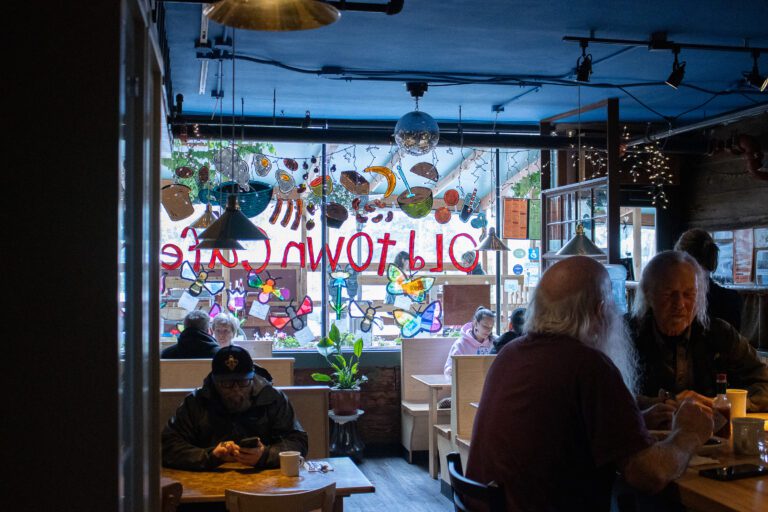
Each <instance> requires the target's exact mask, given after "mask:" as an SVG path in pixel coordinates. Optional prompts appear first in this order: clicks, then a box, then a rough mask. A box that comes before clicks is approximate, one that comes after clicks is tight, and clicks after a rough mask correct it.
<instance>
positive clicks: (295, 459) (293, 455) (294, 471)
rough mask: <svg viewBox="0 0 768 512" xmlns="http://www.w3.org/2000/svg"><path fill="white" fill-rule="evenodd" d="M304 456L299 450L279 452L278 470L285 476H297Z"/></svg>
mask: <svg viewBox="0 0 768 512" xmlns="http://www.w3.org/2000/svg"><path fill="white" fill-rule="evenodd" d="M302 464H304V457H302V456H301V453H299V452H280V472H281V473H282V474H284V475H285V476H299V468H300V467H301V465H302Z"/></svg>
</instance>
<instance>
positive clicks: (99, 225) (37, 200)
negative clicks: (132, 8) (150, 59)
mask: <svg viewBox="0 0 768 512" xmlns="http://www.w3.org/2000/svg"><path fill="white" fill-rule="evenodd" d="M6 15H7V16H8V19H12V20H13V23H11V25H12V27H11V28H10V30H11V34H8V38H9V39H10V40H14V41H17V42H21V41H23V42H24V44H23V46H24V47H23V48H18V51H13V52H9V55H8V57H9V58H10V59H13V60H12V61H11V62H6V73H5V76H4V78H3V82H4V88H7V89H5V95H4V96H5V99H6V115H7V114H10V118H4V119H5V121H6V123H5V124H6V128H9V129H12V131H13V132H14V134H15V136H14V137H12V138H6V144H5V145H4V147H5V149H6V151H7V153H5V155H4V156H5V158H4V162H3V178H4V180H3V182H4V184H5V185H4V186H5V190H6V194H5V196H6V197H7V194H8V192H9V191H10V190H13V194H12V195H13V197H12V198H11V204H14V199H16V200H18V201H17V202H16V207H15V208H13V209H11V208H8V209H7V210H6V213H5V214H4V221H3V225H4V227H5V229H4V233H3V236H2V242H0V243H1V244H2V247H1V249H0V254H2V256H1V257H2V262H1V263H0V266H1V267H2V268H3V273H4V274H5V278H6V281H5V283H6V286H10V290H12V291H13V293H11V294H6V297H5V298H6V300H5V301H4V302H5V304H6V306H5V308H4V318H5V320H6V329H8V327H10V331H6V337H5V339H4V340H3V341H4V354H3V358H4V364H3V376H4V379H3V382H4V383H5V384H4V388H5V389H4V395H5V396H6V399H5V401H4V407H3V418H4V419H3V426H4V434H3V436H2V437H3V447H4V449H3V453H4V454H5V460H6V461H7V464H6V471H5V475H6V477H4V482H3V487H4V489H5V491H6V492H4V493H3V494H4V495H5V496H9V501H8V502H7V503H5V502H4V503H3V506H2V508H3V509H4V510H28V511H37V510H47V511H50V510H57V511H68V510H72V511H75V510H77V511H90V510H99V511H112V510H117V507H118V493H119V490H118V478H117V469H118V464H119V457H118V403H117V334H116V331H117V285H116V276H117V225H118V219H117V190H118V173H117V169H118V129H119V117H118V92H119V78H118V69H119V60H120V59H119V56H120V51H119V50H120V46H119V34H120V31H119V27H120V23H119V17H120V5H119V2H88V3H65V4H64V3H62V4H61V5H60V6H59V4H50V5H49V4H46V5H41V4H32V3H24V2H21V3H16V4H15V5H13V6H9V11H8V12H6ZM6 206H8V203H6ZM6 215H9V216H6ZM11 219H12V220H11ZM9 282H10V285H9ZM6 429H9V430H10V431H9V430H6Z"/></svg>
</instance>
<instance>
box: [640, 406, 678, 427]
mask: <svg viewBox="0 0 768 512" xmlns="http://www.w3.org/2000/svg"><path fill="white" fill-rule="evenodd" d="M642 414H643V420H644V421H645V427H646V428H647V429H649V430H667V429H669V428H670V425H672V417H673V416H674V414H675V407H674V406H673V405H670V404H666V403H658V404H654V405H652V406H651V407H649V408H647V409H646V410H644V411H643V412H642Z"/></svg>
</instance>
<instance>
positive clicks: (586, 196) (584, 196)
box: [577, 189, 592, 229]
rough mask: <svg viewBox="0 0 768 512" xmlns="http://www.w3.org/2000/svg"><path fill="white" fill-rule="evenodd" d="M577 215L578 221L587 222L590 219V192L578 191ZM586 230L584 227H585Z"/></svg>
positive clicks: (589, 190)
mask: <svg viewBox="0 0 768 512" xmlns="http://www.w3.org/2000/svg"><path fill="white" fill-rule="evenodd" d="M578 194H579V213H578V217H577V218H578V219H581V220H587V219H590V218H592V190H591V189H588V190H579V192H578ZM585 229H586V226H585Z"/></svg>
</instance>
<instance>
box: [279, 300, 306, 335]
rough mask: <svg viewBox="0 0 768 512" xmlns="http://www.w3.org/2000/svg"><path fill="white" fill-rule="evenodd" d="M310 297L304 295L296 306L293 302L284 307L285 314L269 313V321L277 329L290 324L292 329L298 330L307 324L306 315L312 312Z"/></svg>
mask: <svg viewBox="0 0 768 512" xmlns="http://www.w3.org/2000/svg"><path fill="white" fill-rule="evenodd" d="M312 309H313V307H312V299H310V298H309V296H305V297H304V300H303V301H301V304H300V305H299V307H298V308H296V307H295V306H294V305H293V304H291V305H289V306H286V307H285V316H275V315H269V323H270V324H272V327H274V328H275V329H278V330H283V329H284V328H285V326H286V325H288V324H290V325H291V327H292V328H293V330H294V331H300V330H302V329H303V328H304V327H306V325H307V321H306V318H305V317H306V316H307V315H308V314H310V313H311V312H312Z"/></svg>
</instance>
